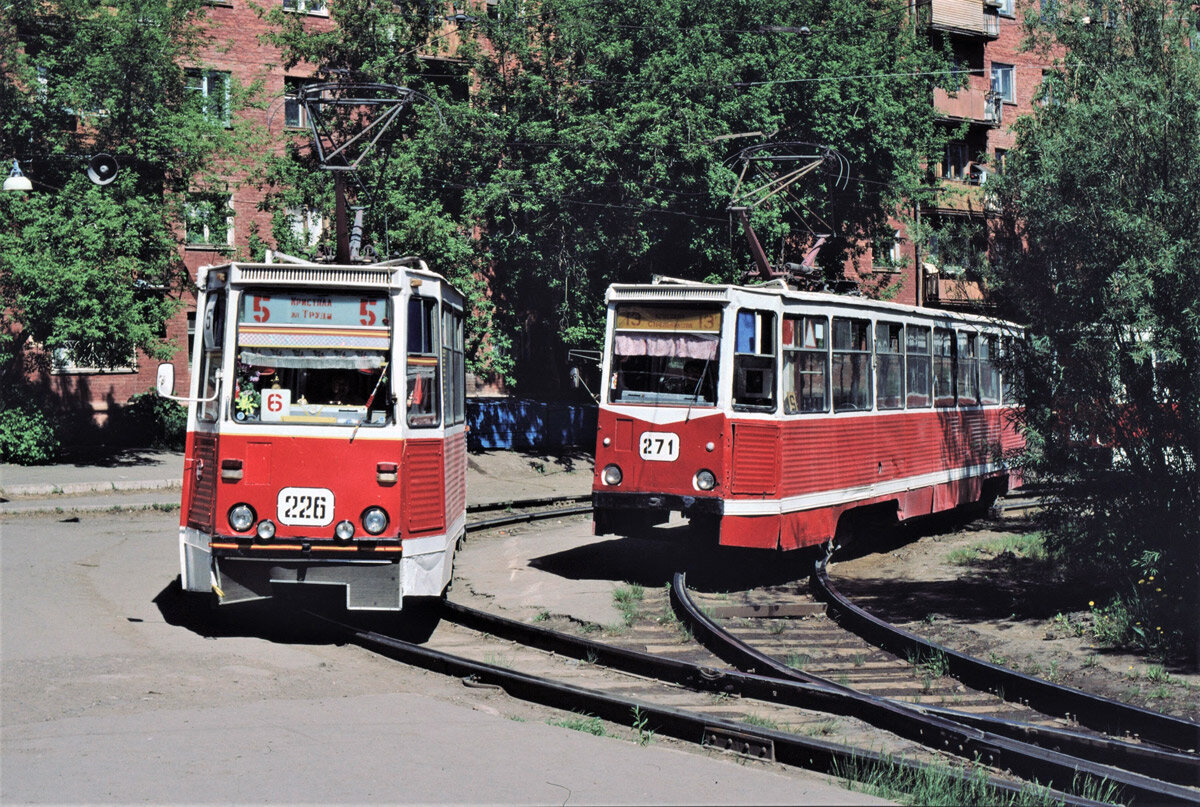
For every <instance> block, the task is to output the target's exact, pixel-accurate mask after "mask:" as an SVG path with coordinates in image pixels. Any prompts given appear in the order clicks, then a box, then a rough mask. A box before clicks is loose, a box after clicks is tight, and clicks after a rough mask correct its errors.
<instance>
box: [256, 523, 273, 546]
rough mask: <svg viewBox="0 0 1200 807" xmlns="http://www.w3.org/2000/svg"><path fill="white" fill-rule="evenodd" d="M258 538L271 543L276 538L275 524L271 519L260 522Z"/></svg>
mask: <svg viewBox="0 0 1200 807" xmlns="http://www.w3.org/2000/svg"><path fill="white" fill-rule="evenodd" d="M258 537H259V538H261V539H262V540H264V541H269V540H271V539H272V538H274V537H275V522H274V521H272V520H271V519H269V518H264V519H263V520H262V521H260V522H258Z"/></svg>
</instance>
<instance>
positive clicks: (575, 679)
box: [322, 601, 1099, 805]
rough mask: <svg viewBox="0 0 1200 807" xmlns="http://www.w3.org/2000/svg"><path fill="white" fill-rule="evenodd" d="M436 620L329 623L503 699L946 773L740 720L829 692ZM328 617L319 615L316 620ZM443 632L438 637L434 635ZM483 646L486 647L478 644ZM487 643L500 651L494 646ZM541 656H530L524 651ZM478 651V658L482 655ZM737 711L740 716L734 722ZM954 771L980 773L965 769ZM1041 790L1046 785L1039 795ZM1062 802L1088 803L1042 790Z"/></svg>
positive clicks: (460, 614)
mask: <svg viewBox="0 0 1200 807" xmlns="http://www.w3.org/2000/svg"><path fill="white" fill-rule="evenodd" d="M441 616H442V617H443V618H444V620H445V621H447V622H451V623H453V624H452V625H451V626H450V629H449V630H443V629H442V628H441V627H439V628H438V631H437V632H436V633H435V634H434V635H433V636H431V637H430V638H429V640H428V641H425V642H423V643H421V644H417V643H413V642H409V641H406V640H404V639H401V638H398V637H395V636H391V635H388V634H387V633H385V632H380V631H377V630H371V629H365V628H362V627H359V626H355V625H350V624H345V623H341V622H337V621H333V620H329V621H331V622H333V623H334V624H335V625H337V626H338V627H339V628H340V629H341V630H343V631H345V632H346V634H347V635H348V636H350V637H352V639H353V640H354V641H355V642H356V643H358V644H360V645H362V646H364V647H367V648H369V649H372V650H375V651H377V652H380V653H381V654H383V655H385V656H387V657H389V658H394V659H396V660H398V661H402V662H404V663H406V664H410V665H413V666H417V667H421V668H423V669H427V670H430V671H435V672H439V673H442V674H445V675H451V676H455V677H458V678H460V679H462V680H463V683H464V685H466V686H469V687H473V688H487V689H500V690H503V691H504V692H505V693H506V694H507V695H509V696H510V697H514V698H518V699H521V700H524V701H528V702H532V703H536V704H539V705H542V706H547V707H551V708H554V709H559V710H563V711H566V712H571V713H577V714H579V715H586V716H589V717H596V718H600V719H602V720H606V721H609V722H610V723H613V724H616V725H621V724H624V725H625V726H630V725H631V721H632V727H633V730H634V731H636V732H645V734H642V735H641V736H642V737H647V736H658V737H671V738H673V739H676V740H680V741H684V742H688V743H694V744H696V745H699V746H702V747H705V748H709V749H713V750H719V751H725V752H732V753H735V754H738V755H740V756H744V757H749V758H751V759H757V760H761V761H766V762H776V763H780V764H783V765H787V766H790V767H797V768H804V769H809V770H814V771H818V772H822V773H827V774H832V775H838V776H845V775H847V772H849V771H853V770H862V769H864V768H869V767H871V766H880V767H893V768H899V769H902V770H906V771H909V772H919V771H921V770H922V769H926V768H928V767H929V766H931V765H936V766H937V767H938V768H939V769H944V768H945V764H946V759H947V758H948V757H947V756H945V755H944V754H941V753H938V752H936V751H929V750H926V749H922V748H921V747H920V746H919V745H916V744H913V743H909V742H905V741H903V740H902V739H895V738H893V739H892V740H890V741H881V739H880V738H881V737H882V736H884V735H882V734H881V733H879V732H870V729H869V727H866V726H865V724H864V728H861V729H858V730H857V731H859V732H863V733H866V734H867V736H869V739H870V742H871V743H872V745H874V746H875V747H872V748H863V747H861V746H859V745H847V744H844V743H839V742H833V741H830V740H828V739H822V738H819V737H812V736H805V735H804V734H803V733H801V732H797V731H793V730H785V729H782V728H778V727H775V726H771V725H760V724H755V723H751V722H747V720H745V719H744V716H745V714H746V713H747V710H753V711H754V712H756V713H758V712H760V711H761V710H764V709H774V710H776V712H778V713H788V714H792V715H795V713H796V712H797V710H801V709H803V708H804V707H803V706H800V705H799V704H801V703H806V702H816V701H820V700H822V699H828V698H833V699H835V700H837V699H840V698H841V696H840V695H839V694H838V693H832V692H830V691H828V690H827V689H826V688H822V687H813V686H809V685H804V684H797V683H793V682H784V681H780V680H776V679H771V678H767V677H764V676H756V675H751V674H745V673H739V672H737V671H733V670H719V669H716V668H714V667H711V666H708V665H705V664H698V663H687V662H682V661H679V660H676V659H664V658H662V657H658V656H655V655H653V654H649V653H644V652H641V651H637V650H632V649H629V648H622V647H618V646H616V645H612V644H608V643H603V642H597V641H594V640H591V639H587V638H584V637H579V636H575V635H572V634H566V633H561V632H557V631H553V630H548V629H546V628H541V627H539V626H536V625H529V624H526V623H521V622H516V621H514V620H509V619H506V618H504V617H499V616H496V615H494V614H488V613H485V612H482V611H478V610H475V609H472V608H469V607H467V606H463V605H461V604H457V603H453V602H449V601H447V602H445V603H444V604H443V605H442V610H441ZM322 618H323V619H327V620H328V617H322ZM439 634H440V635H439ZM489 647H490V648H492V649H491V650H488V649H487V648H489ZM496 648H503V649H500V650H497V649H496ZM532 650H536V651H538V652H537V654H536V656H533V657H531V654H530V653H531V651H532ZM481 657H482V658H481ZM739 718H741V719H739ZM959 775H960V776H962V777H964V778H965V777H971V776H976V777H977V776H978V774H977V773H971V772H962V773H961V774H959ZM988 783H989V785H990V786H991V787H992V788H993V789H994V790H995V791H996V792H998V793H1004V794H1009V795H1013V796H1015V795H1017V794H1018V793H1021V792H1023V791H1026V790H1027V789H1028V786H1027V785H1026V784H1025V783H1023V782H1020V781H1017V780H1013V779H1008V778H1002V777H999V776H990V777H988ZM1043 792H1046V791H1043ZM1048 795H1049V797H1050V798H1051V799H1052V800H1054V801H1056V802H1058V803H1063V804H1071V805H1092V804H1097V803H1099V802H1096V801H1094V800H1092V799H1089V798H1086V797H1079V796H1074V795H1070V794H1065V793H1060V792H1056V791H1049V793H1048Z"/></svg>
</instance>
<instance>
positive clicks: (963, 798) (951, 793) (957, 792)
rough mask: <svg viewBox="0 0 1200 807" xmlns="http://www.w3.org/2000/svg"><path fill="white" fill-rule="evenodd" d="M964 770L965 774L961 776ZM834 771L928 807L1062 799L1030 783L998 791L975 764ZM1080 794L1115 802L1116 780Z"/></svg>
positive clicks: (1021, 805) (887, 763)
mask: <svg viewBox="0 0 1200 807" xmlns="http://www.w3.org/2000/svg"><path fill="white" fill-rule="evenodd" d="M964 773H965V775H963V774H964ZM833 775H834V776H836V777H838V778H839V779H841V780H842V783H843V784H844V786H845V787H846V789H847V790H856V791H861V792H863V793H869V794H871V795H873V796H880V797H882V798H886V799H892V800H894V801H896V802H898V803H900V804H907V805H928V807H957V806H958V805H962V804H989V805H993V806H994V807H1036V806H1037V805H1056V804H1062V800H1061V799H1057V798H1055V797H1054V796H1053V795H1052V793H1051V791H1050V790H1049V789H1048V788H1046V787H1043V786H1041V785H1037V784H1030V785H1028V786H1027V787H1026V788H1024V789H1023V790H1022V791H1021V792H1020V793H1019V794H1015V795H1014V794H1011V793H1006V792H1003V791H1000V790H997V789H996V788H995V787H993V786H992V785H991V783H990V782H989V781H988V772H987V769H986V768H983V767H981V766H978V765H974V764H969V763H968V764H967V765H966V766H965V767H962V768H958V767H955V766H952V765H931V766H928V767H925V768H921V769H914V768H907V767H901V766H900V765H898V764H897V763H895V762H893V761H892V760H891V759H890V758H885V760H884V761H882V762H870V761H865V760H862V761H860V760H857V759H855V760H851V761H850V762H849V763H846V764H844V765H843V764H835V765H834V770H833ZM1083 790H1084V791H1085V792H1081V793H1079V795H1081V796H1083V797H1084V798H1090V799H1094V800H1096V801H1099V802H1104V803H1115V801H1114V800H1115V799H1116V796H1117V792H1116V787H1115V786H1113V785H1108V784H1105V785H1100V786H1088V787H1085V788H1083Z"/></svg>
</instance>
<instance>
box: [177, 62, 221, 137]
mask: <svg viewBox="0 0 1200 807" xmlns="http://www.w3.org/2000/svg"><path fill="white" fill-rule="evenodd" d="M187 89H188V91H189V92H193V93H195V94H196V96H197V97H198V98H199V99H200V110H201V111H202V112H203V113H204V116H205V117H206V118H208V119H209V120H211V121H212V122H214V123H219V124H221V125H223V126H228V125H229V124H230V119H229V74H228V73H224V72H221V71H220V70H197V69H190V70H188V71H187Z"/></svg>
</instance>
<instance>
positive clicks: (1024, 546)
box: [946, 532, 1048, 566]
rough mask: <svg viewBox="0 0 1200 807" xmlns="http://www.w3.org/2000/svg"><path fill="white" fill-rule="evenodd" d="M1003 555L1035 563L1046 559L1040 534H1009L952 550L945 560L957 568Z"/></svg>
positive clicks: (1044, 545)
mask: <svg viewBox="0 0 1200 807" xmlns="http://www.w3.org/2000/svg"><path fill="white" fill-rule="evenodd" d="M1004 554H1009V555H1014V556H1016V557H1018V558H1027V559H1029V560H1036V561H1044V560H1046V559H1047V557H1048V556H1047V554H1046V544H1045V541H1044V540H1043V539H1042V534H1041V533H1040V532H1029V533H1009V534H1007V535H1002V536H1000V537H998V538H991V539H989V540H987V541H981V542H980V543H978V544H974V545H972V546H960V547H958V548H956V549H952V550H951V551H950V552H949V553H948V554H947V555H946V559H947V560H948V561H950V562H951V563H953V564H955V565H957V566H970V565H971V564H973V563H976V562H978V561H979V560H982V559H984V558H994V557H998V556H1000V555H1004Z"/></svg>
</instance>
